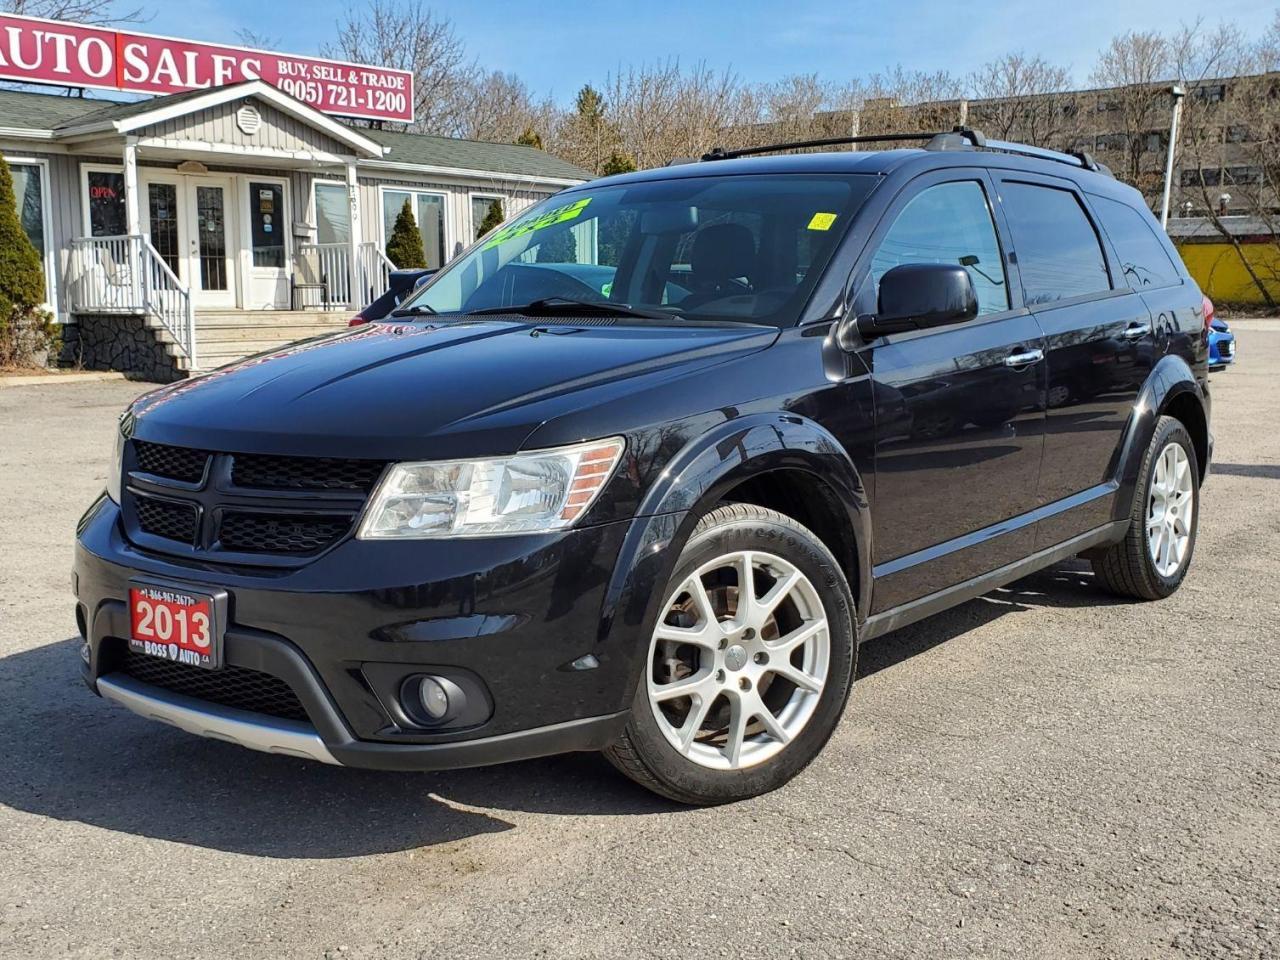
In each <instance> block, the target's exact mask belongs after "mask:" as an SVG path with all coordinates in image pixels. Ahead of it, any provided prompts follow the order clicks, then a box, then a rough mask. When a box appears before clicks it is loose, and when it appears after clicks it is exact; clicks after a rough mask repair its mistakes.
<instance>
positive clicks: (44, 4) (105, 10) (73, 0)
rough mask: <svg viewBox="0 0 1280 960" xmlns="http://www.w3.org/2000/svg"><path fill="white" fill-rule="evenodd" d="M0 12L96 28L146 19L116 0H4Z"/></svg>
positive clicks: (135, 10) (141, 10)
mask: <svg viewBox="0 0 1280 960" xmlns="http://www.w3.org/2000/svg"><path fill="white" fill-rule="evenodd" d="M0 11H3V12H5V13H16V14H18V15H19V16H26V17H47V18H48V19H50V20H71V21H74V22H75V23H90V24H94V25H97V26H109V25H111V24H117V23H141V22H142V21H143V20H145V19H147V18H146V17H145V16H144V14H143V9H142V8H141V7H128V6H124V7H122V6H121V5H120V3H119V2H118V0H3V2H0Z"/></svg>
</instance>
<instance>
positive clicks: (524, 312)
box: [467, 297, 678, 320]
mask: <svg viewBox="0 0 1280 960" xmlns="http://www.w3.org/2000/svg"><path fill="white" fill-rule="evenodd" d="M502 313H518V314H520V315H521V316H525V317H559V316H568V317H574V316H577V317H598V316H600V315H601V314H604V315H606V316H610V317H638V318H640V319H643V320H676V319H678V318H677V317H676V316H675V314H671V313H663V312H662V311H661V310H644V309H642V308H640V307H633V306H631V304H629V303H616V302H614V301H612V300H574V299H573V298H572V297H543V298H541V299H539V300H530V301H529V302H528V303H520V304H513V305H511V306H509V307H481V308H480V309H479V310H468V311H467V316H469V317H483V316H488V315H495V314H502Z"/></svg>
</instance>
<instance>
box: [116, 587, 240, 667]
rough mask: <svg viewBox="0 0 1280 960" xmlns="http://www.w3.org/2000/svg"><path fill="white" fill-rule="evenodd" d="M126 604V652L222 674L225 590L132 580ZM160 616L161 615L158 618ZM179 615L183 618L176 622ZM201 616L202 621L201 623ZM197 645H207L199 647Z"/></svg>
mask: <svg viewBox="0 0 1280 960" xmlns="http://www.w3.org/2000/svg"><path fill="white" fill-rule="evenodd" d="M128 598H129V599H128V607H129V610H128V618H129V635H128V638H127V643H128V646H129V649H130V650H131V651H133V652H134V653H139V654H142V655H143V656H147V657H152V658H154V659H156V660H162V661H168V662H169V663H177V664H182V665H185V666H191V667H196V668H198V669H201V670H220V669H222V666H223V664H224V663H225V658H224V651H223V647H224V646H225V636H226V624H227V592H226V591H225V590H218V589H209V588H207V587H193V586H191V585H189V584H185V583H177V582H174V581H164V580H150V579H135V580H130V581H129V590H128ZM148 608H149V609H150V611H151V613H150V616H149V617H148V616H147V612H146V611H147V609H148ZM160 610H164V611H166V613H165V614H164V615H161V614H159V613H158V611H160ZM180 611H181V613H182V614H183V616H179V612H180ZM201 614H203V615H204V618H205V621H201V619H200V616H199V615H201ZM201 639H204V640H206V641H207V645H205V646H201V644H200V642H199V641H200V640H201Z"/></svg>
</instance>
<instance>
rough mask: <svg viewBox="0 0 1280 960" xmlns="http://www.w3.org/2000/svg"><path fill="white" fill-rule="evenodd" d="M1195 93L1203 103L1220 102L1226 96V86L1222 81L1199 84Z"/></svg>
mask: <svg viewBox="0 0 1280 960" xmlns="http://www.w3.org/2000/svg"><path fill="white" fill-rule="evenodd" d="M1195 95H1196V99H1198V100H1203V101H1204V102H1205V103H1221V102H1222V101H1223V100H1224V99H1225V98H1226V96H1227V86H1226V84H1224V83H1205V84H1201V85H1200V86H1198V87H1196V89H1195Z"/></svg>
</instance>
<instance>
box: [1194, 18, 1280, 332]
mask: <svg viewBox="0 0 1280 960" xmlns="http://www.w3.org/2000/svg"><path fill="white" fill-rule="evenodd" d="M1278 39H1280V14H1278V15H1277V21H1276V25H1275V26H1273V28H1272V30H1271V31H1269V32H1268V33H1267V34H1264V36H1263V37H1262V38H1260V39H1259V40H1256V41H1251V40H1250V39H1248V38H1246V37H1244V36H1243V35H1242V34H1241V33H1240V32H1239V31H1238V30H1237V29H1236V28H1235V27H1233V26H1230V25H1224V26H1220V27H1218V28H1217V29H1214V30H1205V29H1203V28H1202V26H1201V25H1200V24H1198V23H1197V24H1195V25H1193V26H1190V27H1184V28H1182V30H1181V31H1179V32H1178V33H1177V34H1175V35H1174V37H1173V38H1172V39H1171V41H1170V50H1171V52H1172V54H1171V55H1172V59H1173V63H1174V67H1175V69H1176V71H1177V76H1178V78H1179V82H1180V83H1181V84H1182V85H1183V86H1184V88H1185V89H1186V90H1187V97H1186V101H1185V105H1184V107H1183V122H1182V125H1181V131H1182V132H1181V136H1180V138H1179V139H1180V143H1179V144H1178V148H1179V150H1180V151H1181V157H1182V163H1181V166H1182V169H1183V171H1184V172H1185V174H1186V175H1187V181H1189V182H1184V183H1183V196H1186V197H1188V202H1189V203H1190V204H1191V205H1192V210H1193V211H1194V212H1195V213H1196V214H1200V215H1203V216H1204V217H1205V219H1206V220H1207V221H1208V223H1209V224H1210V225H1211V226H1212V227H1213V229H1214V231H1215V232H1216V233H1217V234H1218V235H1219V236H1220V237H1221V238H1222V239H1223V241H1224V242H1226V243H1229V244H1230V245H1231V246H1232V247H1233V249H1234V250H1235V253H1236V255H1237V256H1238V257H1239V259H1240V263H1241V265H1242V266H1243V267H1244V269H1245V271H1246V272H1247V273H1248V275H1249V278H1250V280H1251V281H1252V282H1253V284H1254V286H1255V287H1256V288H1257V289H1258V292H1259V294H1260V295H1261V297H1262V299H1263V301H1264V302H1265V303H1266V304H1267V306H1268V307H1270V308H1272V309H1273V310H1274V309H1275V308H1276V306H1277V304H1276V298H1275V296H1274V295H1273V293H1272V290H1273V289H1274V287H1275V286H1276V284H1277V283H1280V275H1275V274H1277V273H1280V271H1276V270H1274V268H1271V269H1270V270H1269V269H1268V266H1267V264H1268V262H1271V263H1274V262H1275V261H1274V260H1272V261H1268V260H1267V259H1266V258H1251V257H1250V256H1249V255H1248V251H1247V250H1246V249H1245V247H1244V245H1243V244H1242V243H1241V241H1240V236H1239V233H1238V231H1235V230H1232V229H1231V227H1230V225H1229V224H1228V223H1227V222H1226V217H1227V216H1228V215H1229V214H1231V213H1234V212H1244V213H1245V214H1247V215H1249V216H1250V217H1252V218H1253V219H1254V220H1255V221H1258V222H1260V223H1261V224H1262V226H1263V227H1264V229H1263V230H1261V231H1257V232H1260V233H1262V234H1263V235H1264V236H1269V237H1270V243H1271V244H1272V245H1274V246H1275V247H1276V249H1277V253H1280V212H1278V211H1277V206H1276V204H1277V200H1278V198H1280V194H1278V193H1277V187H1278V186H1280V159H1277V156H1278V154H1280V102H1278V101H1277V94H1280V77H1277V76H1276V75H1275V74H1274V73H1268V72H1267V71H1268V68H1269V67H1271V66H1274V64H1275V58H1276V42H1277V40H1278ZM1227 197H1230V200H1227V199H1226V198H1227Z"/></svg>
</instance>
